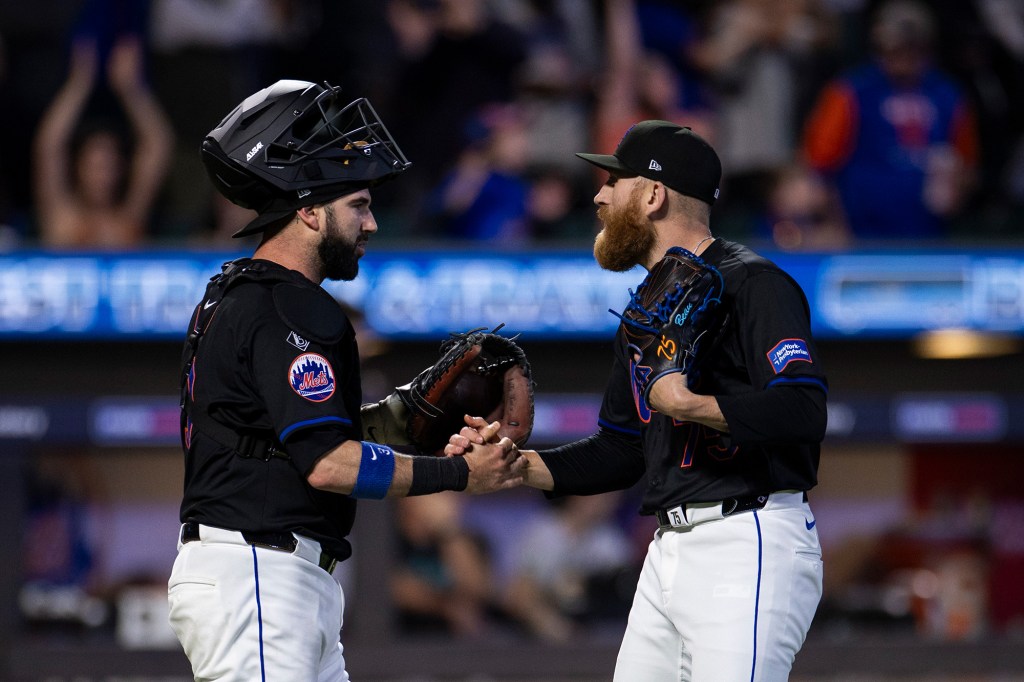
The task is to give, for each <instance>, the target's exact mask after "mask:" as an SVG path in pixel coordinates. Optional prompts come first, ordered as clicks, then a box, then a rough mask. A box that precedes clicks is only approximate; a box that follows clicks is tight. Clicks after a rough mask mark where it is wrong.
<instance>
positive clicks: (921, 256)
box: [0, 248, 1024, 340]
mask: <svg viewBox="0 0 1024 682" xmlns="http://www.w3.org/2000/svg"><path fill="white" fill-rule="evenodd" d="M239 255H241V254H237V253H228V252H213V251H194V252H188V251H174V252H170V251H149V252H135V253H129V254H87V253H76V254H73V255H71V254H69V255H62V254H58V253H48V252H38V251H37V252H28V251H26V252H14V253H10V254H7V255H3V256H0V339H16V338H26V337H32V338H47V337H49V338H71V339H74V338H81V339H111V338H124V339H178V338H181V336H182V334H183V333H184V332H183V330H184V329H185V327H186V325H187V323H188V319H189V316H190V315H191V313H192V310H193V307H194V306H195V304H196V302H197V301H199V299H200V298H201V297H202V294H203V290H204V288H205V286H206V283H207V281H208V280H209V278H210V277H211V276H212V275H214V274H216V273H217V272H219V271H220V266H221V264H222V263H223V262H224V261H226V260H229V259H231V258H234V257H237V256H239ZM764 255H765V256H767V257H769V258H771V259H772V260H774V261H775V262H777V263H778V264H779V265H780V266H781V267H782V268H783V269H785V270H786V271H787V272H789V273H790V274H791V275H793V277H794V278H795V279H796V280H797V281H798V282H799V283H800V285H801V286H802V287H803V289H804V292H805V293H806V294H807V297H808V301H809V302H810V304H811V309H812V316H813V321H814V325H815V332H816V334H817V336H818V338H820V339H827V338H854V337H879V338H901V337H907V336H910V335H912V334H914V333H917V332H920V331H925V330H932V329H945V328H963V329H973V330H978V331H995V332H1003V333H1017V332H1020V331H1021V330H1022V329H1024V249H1022V250H1019V251H1011V250H1007V249H1005V248H1004V249H1001V250H999V251H996V250H991V251H985V250H975V251H971V252H953V251H920V252H896V251H888V252H885V251H880V252H844V253H837V254H794V253H771V252H765V253H764ZM644 274H645V273H644V271H643V269H642V268H639V267H637V268H634V269H633V270H631V271H629V272H625V273H612V272H607V271H605V270H602V269H600V268H599V267H598V266H597V265H596V264H595V263H594V260H593V257H592V255H591V254H590V253H589V252H586V251H582V250H581V251H578V252H577V251H561V252H556V251H521V252H512V251H510V252H501V253H497V254H482V253H479V252H477V251H450V250H449V251H445V250H436V251H399V250H395V251H373V252H371V253H370V254H368V255H367V256H366V257H364V258H363V260H362V261H361V269H360V275H359V277H358V278H356V279H355V280H354V281H351V282H327V283H325V288H326V289H327V290H328V291H330V292H331V294H332V295H333V296H335V298H337V299H338V300H340V301H342V302H344V303H346V304H348V305H350V306H352V307H353V308H356V309H358V310H361V311H363V313H364V315H365V319H366V324H367V325H368V326H369V327H370V328H371V329H372V330H373V331H375V332H376V333H377V334H380V335H381V336H383V337H385V338H394V339H410V340H417V339H421V340H432V339H437V338H438V337H443V336H446V335H447V334H448V332H451V331H457V330H465V329H470V328H474V327H493V326H495V325H497V324H499V323H504V324H505V327H506V329H507V330H508V331H509V332H512V333H521V334H524V335H526V336H529V337H533V338H538V339H539V338H559V337H575V338H583V339H595V340H600V339H607V338H608V337H609V336H610V335H611V334H612V333H613V332H614V330H615V327H616V325H617V324H618V319H617V318H616V317H614V316H613V315H612V314H610V313H609V312H608V311H609V309H613V310H619V311H621V310H622V308H623V307H624V305H625V304H626V302H627V301H628V298H629V294H628V290H629V289H631V288H632V289H635V288H636V286H637V285H638V284H639V283H640V282H641V281H642V279H643V275H644ZM370 302H372V303H370ZM368 303H369V304H368Z"/></svg>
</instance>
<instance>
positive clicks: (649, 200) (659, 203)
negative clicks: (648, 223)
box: [641, 180, 668, 217]
mask: <svg viewBox="0 0 1024 682" xmlns="http://www.w3.org/2000/svg"><path fill="white" fill-rule="evenodd" d="M646 185H647V186H646V187H644V190H643V194H642V195H641V196H642V197H643V198H644V202H643V206H644V208H645V210H646V212H647V216H648V217H652V216H654V215H655V214H657V213H660V212H662V211H664V209H665V208H666V207H667V205H668V188H667V187H665V185H663V184H661V183H660V182H658V181H657V180H647V181H646Z"/></svg>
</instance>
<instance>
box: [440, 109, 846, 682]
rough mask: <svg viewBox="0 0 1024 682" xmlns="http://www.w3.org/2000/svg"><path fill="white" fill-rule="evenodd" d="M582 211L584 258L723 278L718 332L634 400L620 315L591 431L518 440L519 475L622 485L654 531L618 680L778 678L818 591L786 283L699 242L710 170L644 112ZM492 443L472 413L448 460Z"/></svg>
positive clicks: (545, 486)
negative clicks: (542, 443) (593, 220)
mask: <svg viewBox="0 0 1024 682" xmlns="http://www.w3.org/2000/svg"><path fill="white" fill-rule="evenodd" d="M578 156H580V157H581V158H583V159H584V160H586V161H589V162H590V163H592V164H594V165H596V166H598V167H599V168H602V169H604V170H606V171H607V172H608V179H607V181H606V182H605V183H604V184H603V185H602V186H601V188H600V189H599V190H598V192H597V195H596V196H595V197H594V203H595V204H597V206H598V211H597V214H598V218H599V219H600V220H601V222H602V224H603V229H602V230H601V232H600V233H599V234H598V235H597V239H596V242H595V245H594V256H595V258H596V259H597V262H598V264H600V265H601V267H603V268H606V269H608V270H614V271H625V270H629V269H630V268H632V267H633V266H635V265H638V264H639V265H642V266H643V267H644V268H646V269H647V270H652V269H653V268H655V267H656V266H657V265H658V263H659V261H661V260H662V258H663V257H664V256H665V254H666V253H667V252H669V251H670V249H671V250H678V249H684V250H686V251H687V252H689V255H690V256H693V257H694V258H696V259H699V260H700V261H702V262H703V263H705V264H707V265H708V266H710V267H713V268H716V269H717V270H718V271H719V272H720V273H721V276H722V277H723V279H724V290H723V293H722V294H721V304H720V305H721V308H722V314H723V315H724V320H725V322H724V324H723V325H722V326H721V327H720V328H719V329H717V330H716V332H715V333H716V338H713V339H710V340H709V341H708V342H707V346H708V347H709V351H708V353H707V355H706V357H705V358H704V359H703V360H702V362H701V364H700V367H699V369H700V372H699V377H698V376H697V375H696V373H694V372H691V374H693V375H694V376H686V375H685V374H680V373H669V374H665V375H664V376H662V377H661V378H659V379H656V380H654V383H653V384H652V385H651V386H650V387H649V389H648V390H649V392H645V390H643V388H642V387H641V386H639V385H638V378H637V375H636V373H635V372H634V371H633V369H634V365H635V364H636V361H637V358H636V356H635V346H630V344H629V342H628V340H627V339H626V335H625V331H624V326H623V325H625V324H626V323H625V322H623V325H620V327H619V330H618V333H617V336H616V342H615V358H614V362H613V364H612V370H611V374H610V377H609V379H608V383H607V388H606V389H605V393H604V400H603V403H602V405H601V411H600V415H599V418H598V431H597V433H595V434H594V435H592V436H590V437H588V438H585V439H582V440H579V441H576V442H574V443H570V444H568V445H563V446H561V447H558V448H554V449H551V450H541V451H534V450H523V451H522V452H523V454H524V456H525V457H526V459H527V462H528V464H527V466H526V468H525V469H524V476H525V483H526V485H529V486H532V487H535V488H539V489H541V490H544V491H545V493H546V495H547V496H548V497H557V496H561V495H593V494H599V493H604V492H608V491H612V490H621V489H625V488H629V487H631V486H632V485H634V484H635V483H637V482H638V481H639V480H640V479H641V477H643V476H644V475H646V487H645V490H644V495H643V501H642V504H641V509H640V513H641V514H648V515H652V516H655V517H656V518H657V520H658V524H659V527H658V529H657V531H655V534H654V538H653V540H652V541H651V544H650V546H649V548H648V553H647V558H646V561H645V563H644V567H643V570H642V572H641V575H640V579H639V583H638V585H637V591H636V595H635V598H634V601H633V606H632V609H631V611H630V615H629V623H628V625H627V627H626V632H625V635H624V637H623V640H622V644H621V647H620V649H619V655H618V660H617V663H616V667H615V675H614V679H615V680H616V681H617V682H627V681H628V682H633V681H635V680H642V681H643V682H680V681H681V680H691V681H692V680H700V681H713V682H720V681H722V680H744V681H745V680H750V681H751V682H769V681H770V682H781V681H783V680H786V679H788V677H789V672H790V669H791V667H792V665H793V661H794V658H795V656H796V654H797V652H798V651H799V650H800V648H801V646H802V645H803V642H804V638H805V636H806V634H807V630H808V628H809V627H810V624H811V620H812V618H813V616H814V612H815V610H816V609H817V605H818V601H819V600H820V598H821V590H822V565H821V547H820V545H819V543H818V534H817V528H816V521H815V519H814V516H813V515H812V513H811V510H810V507H809V506H808V503H807V491H808V490H810V489H811V488H813V487H814V486H815V484H816V483H817V472H818V460H819V448H820V443H821V441H822V439H823V438H824V435H825V425H826V396H827V392H828V383H827V380H826V378H825V375H824V372H823V370H822V367H821V359H820V357H819V356H818V352H817V349H816V348H815V345H814V341H813V339H812V338H811V322H810V310H809V307H808V304H807V300H806V298H805V296H804V294H803V291H801V289H800V287H799V285H798V284H797V283H796V282H795V281H794V280H793V279H792V278H791V277H790V276H789V275H787V274H786V273H785V272H783V271H782V270H781V269H779V268H778V267H777V266H776V265H775V264H774V263H772V262H770V261H768V260H767V259H765V258H763V257H761V256H759V255H757V254H756V253H754V252H753V251H751V250H750V249H748V248H747V247H745V246H743V245H741V244H737V243H734V242H730V241H727V240H724V239H716V238H715V237H714V236H712V234H711V230H710V214H711V205H712V204H713V203H714V202H715V199H717V198H718V184H719V181H720V179H721V173H722V168H721V163H720V161H719V158H718V155H717V154H716V153H715V151H714V149H712V147H711V146H710V145H709V144H708V143H707V142H706V141H705V140H703V139H701V138H700V137H699V136H698V135H696V134H694V133H693V132H692V131H691V130H690V129H689V128H683V127H680V126H678V125H676V124H674V123H670V122H667V121H643V122H640V123H637V124H636V125H634V126H633V127H632V128H630V130H629V131H628V132H627V133H626V135H625V136H624V137H623V139H622V141H621V142H620V143H619V145H618V147H617V148H616V150H615V153H614V154H613V155H604V154H578ZM489 441H493V436H489V435H488V434H487V433H486V425H485V424H484V423H483V421H482V420H480V419H472V418H471V419H467V426H466V427H465V428H463V429H462V431H461V432H460V433H459V434H456V435H454V436H452V438H451V440H450V441H449V444H448V446H446V449H445V450H446V452H447V453H448V454H453V455H454V454H461V453H464V452H472V451H473V449H474V448H477V447H480V446H481V445H483V444H485V443H488V442H489Z"/></svg>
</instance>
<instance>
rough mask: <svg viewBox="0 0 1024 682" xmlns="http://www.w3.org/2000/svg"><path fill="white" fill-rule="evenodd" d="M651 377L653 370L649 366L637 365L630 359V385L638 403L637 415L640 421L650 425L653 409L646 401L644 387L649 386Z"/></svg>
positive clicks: (634, 400) (634, 399)
mask: <svg viewBox="0 0 1024 682" xmlns="http://www.w3.org/2000/svg"><path fill="white" fill-rule="evenodd" d="M650 376H651V368H650V367H648V366H647V365H637V364H636V360H634V359H633V358H632V357H631V358H630V359H629V384H630V386H631V387H632V389H633V402H634V403H636V413H637V415H638V416H639V417H640V421H642V422H643V423H644V424H648V423H650V421H651V408H650V407H649V406H648V405H647V401H646V400H644V394H643V389H642V388H641V387H642V386H646V385H647V381H648V377H650Z"/></svg>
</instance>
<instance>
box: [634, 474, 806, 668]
mask: <svg viewBox="0 0 1024 682" xmlns="http://www.w3.org/2000/svg"><path fill="white" fill-rule="evenodd" d="M688 509H689V510H688V512H687V514H688V516H690V517H691V518H689V521H690V522H692V523H693V525H689V526H687V527H682V528H668V529H666V528H661V529H659V530H658V531H656V532H655V536H654V539H653V540H652V541H651V544H650V546H649V548H648V551H647V558H646V560H645V561H644V566H643V570H642V571H641V574H640V580H639V583H638V585H637V591H636V595H635V597H634V600H633V606H632V609H631V611H630V613H629V622H628V625H627V626H626V633H625V635H624V636H623V640H622V645H621V647H620V649H619V655H618V660H617V663H616V667H615V678H614V679H615V682H741V681H742V682H782V681H784V680H787V679H788V678H789V672H790V669H791V668H792V666H793V660H794V658H795V656H796V653H797V651H799V650H800V647H801V646H802V645H803V642H804V638H805V636H806V635H807V630H808V628H809V627H810V625H811V620H812V618H813V617H814V612H815V610H816V609H817V607H818V601H819V600H820V599H821V590H822V564H821V546H820V544H819V542H818V531H817V528H816V527H815V521H814V517H813V515H812V514H811V510H810V507H809V506H808V505H807V503H806V502H804V501H803V495H802V494H801V493H774V494H772V495H771V496H770V497H769V500H768V502H767V504H766V505H765V507H764V508H763V509H761V510H758V511H748V512H739V513H736V514H734V515H731V516H726V517H723V516H722V513H721V505H720V504H719V505H718V506H717V509H715V508H713V507H712V508H708V507H703V508H701V507H700V506H698V507H697V508H692V507H691V508H688Z"/></svg>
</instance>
